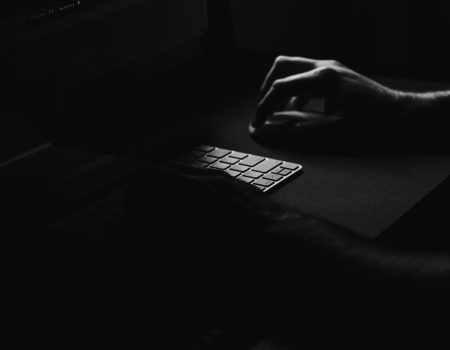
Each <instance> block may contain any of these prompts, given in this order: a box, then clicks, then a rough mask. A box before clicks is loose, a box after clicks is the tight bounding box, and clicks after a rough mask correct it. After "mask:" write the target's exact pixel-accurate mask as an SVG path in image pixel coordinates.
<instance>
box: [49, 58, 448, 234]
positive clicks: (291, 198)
mask: <svg viewBox="0 0 450 350" xmlns="http://www.w3.org/2000/svg"><path fill="white" fill-rule="evenodd" d="M258 63H259V61H258ZM267 64H268V62H264V63H261V64H260V65H259V66H258V65H257V64H253V62H251V63H250V64H248V62H247V63H244V64H242V65H241V66H240V71H238V73H237V74H236V73H234V75H233V76H232V78H230V77H225V75H227V73H224V74H222V75H220V74H218V75H217V76H214V79H210V76H208V74H206V76H204V75H202V73H204V71H203V70H202V69H203V66H202V67H200V71H201V73H198V74H196V73H192V71H183V72H182V73H180V72H177V73H175V74H174V75H173V76H175V77H176V79H175V80H172V78H173V77H165V79H163V81H162V82H161V83H159V84H156V87H155V90H159V93H160V94H162V95H164V96H163V100H164V98H165V99H166V100H165V102H163V103H162V106H160V107H157V106H156V101H153V102H152V104H150V103H148V102H147V101H148V100H151V96H152V95H151V92H149V91H148V89H149V88H148V87H149V86H152V84H153V86H155V83H154V82H153V81H152V82H151V83H149V82H145V79H141V80H140V81H141V82H140V84H134V85H136V87H135V90H134V92H132V93H130V96H132V101H131V102H130V101H126V100H124V99H123V97H122V99H121V100H122V101H125V102H122V104H132V105H133V106H134V108H133V110H138V114H139V115H140V116H143V118H132V117H131V116H128V115H127V118H126V120H124V121H115V122H111V121H110V119H108V121H107V122H105V123H103V124H102V123H100V124H98V125H96V126H95V127H93V128H91V129H89V128H88V129H86V130H88V131H86V130H83V131H82V133H83V137H80V134H79V133H78V132H77V133H72V137H71V136H70V135H67V133H66V134H64V133H63V134H61V135H62V136H61V135H60V136H59V137H58V138H57V139H56V140H55V141H54V143H56V144H58V143H65V145H66V146H67V145H68V146H73V147H87V148H95V147H97V146H98V145H101V148H100V149H98V150H100V151H103V152H108V151H111V152H124V153H126V154H131V155H132V156H138V157H144V158H146V159H148V160H150V161H155V160H156V159H157V158H158V157H160V158H161V154H163V153H164V152H163V151H164V150H167V149H171V150H174V152H175V151H180V152H181V151H182V150H183V148H187V147H189V146H191V145H193V144H195V143H202V144H211V145H215V146H219V147H224V148H229V149H234V150H240V151H243V152H248V153H253V154H257V155H262V156H267V157H272V158H278V159H283V160H286V161H292V162H296V163H300V164H302V165H303V166H304V174H303V175H301V176H300V177H298V178H296V179H295V180H294V181H292V182H291V183H289V184H288V185H286V186H284V187H282V188H281V189H280V190H279V191H277V192H276V193H274V194H273V197H274V198H276V199H277V200H279V201H281V202H283V203H285V204H286V205H288V206H290V207H292V208H295V209H297V210H300V211H302V212H306V213H310V214H313V215H316V216H319V217H323V218H325V219H328V220H330V221H333V222H336V223H338V224H340V225H343V226H345V227H347V228H349V229H351V230H353V231H355V232H357V233H359V234H362V235H364V236H366V237H371V238H374V237H376V236H378V235H379V234H381V233H382V232H383V231H385V230H386V229H387V228H388V227H390V226H391V225H392V224H394V223H395V222H396V221H397V220H398V219H399V218H400V217H401V216H402V215H404V214H405V213H406V212H407V211H408V210H409V209H410V208H411V207H413V206H414V205H415V204H416V203H418V202H419V201H420V200H421V199H423V198H424V197H425V196H426V195H427V194H428V193H429V192H430V191H431V190H432V189H433V188H435V187H436V186H437V185H438V184H439V183H440V182H442V181H443V180H444V179H445V178H446V177H447V176H448V175H449V174H450V156H449V155H448V154H438V153H436V154H433V153H428V154H419V153H417V154H415V153H411V154H398V153H397V154H384V155H370V156H369V155H364V154H363V155H361V154H360V155H348V154H347V155H345V154H343V155H331V154H324V153H322V154H314V153H313V152H308V153H307V152H305V151H304V150H302V149H281V148H275V147H270V146H266V145H263V144H258V143H256V142H255V141H254V140H252V139H251V137H250V136H249V133H248V130H247V126H248V124H249V123H250V121H251V120H252V119H253V116H254V111H255V106H256V104H257V101H258V98H259V97H258V86H257V85H258V83H259V82H260V81H261V80H262V78H263V76H264V72H265V70H266V69H267ZM255 66H258V67H257V68H255ZM261 67H262V68H261ZM183 69H184V68H183ZM195 69H198V67H196V68H195ZM186 76H187V78H185V77H186ZM221 79H229V81H228V83H224V84H223V86H217V82H219V83H220V82H221ZM233 79H236V80H233ZM378 80H380V81H381V82H384V83H386V84H388V85H390V86H392V87H398V88H400V89H408V90H417V91H419V90H436V89H446V88H448V87H449V86H448V85H443V84H436V83H432V82H431V83H429V82H428V83H427V82H412V81H406V80H396V79H378ZM168 81H169V82H170V83H168ZM109 82H111V80H109ZM126 83H127V84H128V85H130V86H131V84H130V83H129V78H127V79H126ZM101 90H102V89H99V88H97V89H96V91H101ZM161 91H162V92H161ZM211 91H212V92H211ZM136 96H138V98H139V99H142V101H145V103H142V102H141V105H140V106H141V107H139V108H138V107H136V105H137V103H136V99H137V98H136ZM149 96H150V97H149ZM174 96H175V97H174ZM183 96H184V98H183ZM174 99H175V101H174ZM109 100H110V101H111V100H113V99H111V98H109ZM155 100H156V98H155ZM168 106H169V108H168ZM111 110H113V108H111ZM119 110H122V111H123V110H124V108H123V107H122V108H119ZM108 117H109V115H108ZM85 119H87V118H85ZM68 130H72V129H70V128H68ZM89 130H90V131H89ZM155 130H156V132H155ZM70 140H71V141H70ZM80 140H83V143H84V144H80ZM67 142H69V144H67ZM108 145H109V146H108ZM108 147H109V148H108ZM125 149H126V150H125ZM124 150H125V151H124ZM161 152H163V153H161ZM169 153H170V152H169ZM163 158H164V157H163ZM158 160H161V159H158Z"/></svg>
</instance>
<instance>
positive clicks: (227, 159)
mask: <svg viewBox="0 0 450 350" xmlns="http://www.w3.org/2000/svg"><path fill="white" fill-rule="evenodd" d="M220 161H221V162H222V163H226V164H230V165H235V164H236V163H237V162H239V159H235V158H230V157H226V158H224V159H221V160H220Z"/></svg>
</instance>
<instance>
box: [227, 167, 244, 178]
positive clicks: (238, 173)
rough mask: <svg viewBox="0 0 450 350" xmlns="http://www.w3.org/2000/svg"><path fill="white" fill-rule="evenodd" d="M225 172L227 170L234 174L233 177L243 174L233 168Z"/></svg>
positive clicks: (228, 172)
mask: <svg viewBox="0 0 450 350" xmlns="http://www.w3.org/2000/svg"><path fill="white" fill-rule="evenodd" d="M225 172H226V173H227V174H229V175H231V176H233V177H238V176H239V175H241V173H240V172H238V171H233V170H230V169H228V170H225Z"/></svg>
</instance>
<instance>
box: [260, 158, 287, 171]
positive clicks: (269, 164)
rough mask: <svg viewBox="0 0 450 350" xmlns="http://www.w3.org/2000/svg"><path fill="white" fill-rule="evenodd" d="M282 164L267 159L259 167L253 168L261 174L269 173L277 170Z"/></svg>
mask: <svg viewBox="0 0 450 350" xmlns="http://www.w3.org/2000/svg"><path fill="white" fill-rule="evenodd" d="M281 163H282V162H280V161H277V160H273V159H266V160H265V161H263V162H262V163H259V164H258V165H257V166H255V167H254V168H253V171H259V172H261V173H268V172H269V171H271V170H273V169H275V168H276V167H277V166H278V165H280V164H281Z"/></svg>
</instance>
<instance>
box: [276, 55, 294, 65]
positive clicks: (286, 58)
mask: <svg viewBox="0 0 450 350" xmlns="http://www.w3.org/2000/svg"><path fill="white" fill-rule="evenodd" d="M290 61H292V57H290V56H284V55H280V56H278V57H277V58H275V63H276V64H284V63H288V62H290Z"/></svg>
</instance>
